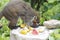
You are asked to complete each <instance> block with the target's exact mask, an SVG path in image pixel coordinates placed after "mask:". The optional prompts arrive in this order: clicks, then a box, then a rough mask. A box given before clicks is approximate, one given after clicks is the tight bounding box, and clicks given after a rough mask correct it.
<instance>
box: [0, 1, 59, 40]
mask: <svg viewBox="0 0 60 40" xmlns="http://www.w3.org/2000/svg"><path fill="white" fill-rule="evenodd" d="M9 1H10V0H0V12H1V11H2V10H3V8H4V7H5V6H6V5H7V3H8V2H9ZM24 1H26V2H28V3H29V4H31V7H32V8H33V9H35V10H37V11H39V14H40V23H41V25H43V22H44V21H47V20H50V19H57V20H60V0H24ZM0 23H2V24H3V28H2V29H0V40H9V36H10V29H9V28H8V27H7V26H8V23H9V21H8V20H6V19H5V18H4V17H3V18H2V19H1V20H0ZM21 23H22V20H21V19H19V20H18V23H17V24H21Z"/></svg>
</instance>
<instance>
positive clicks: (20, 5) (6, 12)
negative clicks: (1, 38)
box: [0, 0, 39, 29]
mask: <svg viewBox="0 0 60 40" xmlns="http://www.w3.org/2000/svg"><path fill="white" fill-rule="evenodd" d="M2 16H4V17H5V18H6V19H7V20H9V21H10V24H9V28H10V29H13V28H14V26H16V23H17V20H18V18H19V17H20V18H21V19H22V20H24V22H25V23H26V24H27V25H28V24H29V22H30V21H31V19H32V18H33V17H34V16H37V17H38V18H39V14H38V13H37V12H36V11H35V10H33V9H32V8H31V6H30V5H29V4H27V3H26V2H24V1H22V0H13V1H10V2H9V3H8V4H7V5H6V6H5V8H4V9H3V11H2V13H1V16H0V18H1V17H2Z"/></svg>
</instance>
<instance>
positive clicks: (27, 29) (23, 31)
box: [20, 24, 43, 35]
mask: <svg viewBox="0 0 60 40" xmlns="http://www.w3.org/2000/svg"><path fill="white" fill-rule="evenodd" d="M20 27H21V30H20V34H23V35H27V33H29V32H31V34H33V35H38V34H39V33H41V32H43V30H40V29H39V30H37V29H36V28H32V27H30V26H27V25H26V24H21V25H20Z"/></svg>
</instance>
